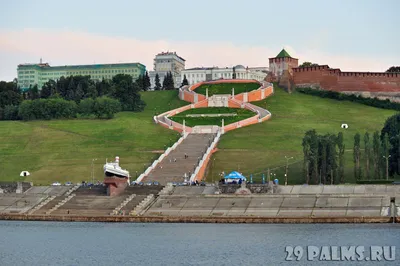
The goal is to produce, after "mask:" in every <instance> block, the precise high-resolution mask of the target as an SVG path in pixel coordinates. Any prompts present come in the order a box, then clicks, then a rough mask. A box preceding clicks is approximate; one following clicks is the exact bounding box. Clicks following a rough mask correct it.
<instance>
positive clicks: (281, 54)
mask: <svg viewBox="0 0 400 266" xmlns="http://www.w3.org/2000/svg"><path fill="white" fill-rule="evenodd" d="M283 57H291V56H290V54H289V53H288V52H286V50H285V49H282V51H281V52H280V53H279V54H278V55H277V56H276V58H283Z"/></svg>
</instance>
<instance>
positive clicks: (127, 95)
mask: <svg viewBox="0 0 400 266" xmlns="http://www.w3.org/2000/svg"><path fill="white" fill-rule="evenodd" d="M112 83H113V88H114V90H113V91H112V92H111V93H110V94H111V96H112V97H113V98H115V99H117V100H119V102H120V103H121V105H122V110H124V111H134V112H138V111H143V109H144V107H145V105H146V104H145V103H144V102H143V101H142V100H141V98H140V94H139V91H140V87H139V85H138V83H137V81H136V82H133V81H132V76H130V75H126V74H118V75H116V76H114V77H113V79H112Z"/></svg>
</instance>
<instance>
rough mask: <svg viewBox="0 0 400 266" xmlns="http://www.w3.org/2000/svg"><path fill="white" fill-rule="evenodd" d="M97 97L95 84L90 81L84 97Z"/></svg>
mask: <svg viewBox="0 0 400 266" xmlns="http://www.w3.org/2000/svg"><path fill="white" fill-rule="evenodd" d="M96 97H97V89H96V84H93V83H90V84H89V86H88V88H87V92H86V95H85V98H92V99H94V98H96Z"/></svg>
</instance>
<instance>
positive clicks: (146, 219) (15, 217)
mask: <svg viewBox="0 0 400 266" xmlns="http://www.w3.org/2000/svg"><path fill="white" fill-rule="evenodd" d="M394 219H395V220H394ZM0 220H8V221H55V222H131V223H260V224H261V223H265V224H294V223H307V224H309V223H393V222H395V223H400V217H396V218H392V217H232V216H230V217H208V216H204V217H202V216H184V217H179V216H177V217H173V216H67V215H65V216H59V215H57V216H55V215H54V216H50V215H20V214H7V215H4V214H3V215H0Z"/></svg>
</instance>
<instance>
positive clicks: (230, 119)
mask: <svg viewBox="0 0 400 266" xmlns="http://www.w3.org/2000/svg"><path fill="white" fill-rule="evenodd" d="M228 113H229V114H231V113H236V114H237V116H221V117H187V115H189V114H228ZM254 115H255V113H254V112H252V111H250V110H247V109H241V108H229V107H209V108H193V109H189V110H187V111H185V112H182V113H179V114H177V115H174V116H172V117H170V118H171V120H173V121H175V122H178V123H180V124H183V120H185V125H187V126H189V127H194V126H200V125H217V126H222V119H224V124H225V125H229V124H231V123H235V122H238V121H240V120H243V119H246V118H249V117H252V116H254Z"/></svg>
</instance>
